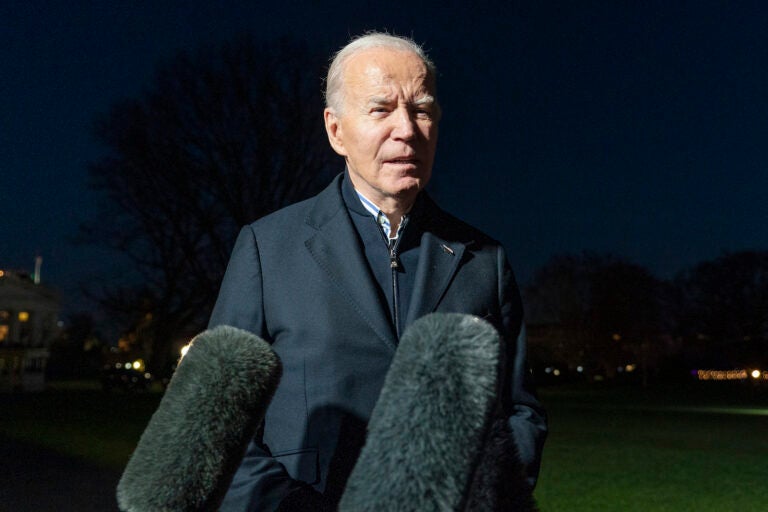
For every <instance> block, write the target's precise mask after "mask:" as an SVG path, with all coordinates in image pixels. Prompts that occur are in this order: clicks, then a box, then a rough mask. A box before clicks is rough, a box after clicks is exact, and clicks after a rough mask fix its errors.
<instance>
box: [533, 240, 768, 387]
mask: <svg viewBox="0 0 768 512" xmlns="http://www.w3.org/2000/svg"><path fill="white" fill-rule="evenodd" d="M525 302H526V307H527V311H528V323H529V325H530V327H529V330H530V333H531V361H532V363H533V364H534V366H538V368H537V369H538V370H541V369H542V368H544V369H545V370H546V369H549V370H547V371H546V373H545V377H546V375H547V374H548V373H550V372H551V371H554V369H555V368H557V369H558V372H561V374H564V373H567V374H568V375H564V376H574V375H576V374H582V376H583V377H586V378H590V377H595V376H600V377H608V378H611V377H616V376H617V374H618V373H622V372H626V371H627V369H629V370H630V372H631V371H637V373H636V375H642V377H643V379H644V380H646V381H647V379H649V378H651V377H662V378H664V377H666V378H670V377H683V376H684V375H685V372H686V371H688V370H691V369H696V368H702V367H703V368H722V369H729V368H765V366H766V363H768V356H767V355H766V354H768V352H767V351H766V348H768V252H757V251H745V252H737V253H730V254H724V255H722V256H721V257H719V258H717V259H714V260H712V261H705V262H701V263H699V264H697V265H694V266H693V267H692V268H690V269H688V270H685V271H684V272H681V273H680V274H679V275H678V276H676V277H675V278H674V279H671V280H661V279H658V278H656V277H654V276H653V275H652V274H651V273H650V272H649V271H648V270H647V269H645V268H643V267H641V266H638V265H635V264H633V263H630V262H628V261H626V260H623V259H621V258H618V257H615V256H611V255H599V254H590V253H584V254H581V255H564V256H558V257H555V258H553V259H552V260H551V261H550V262H549V263H547V264H546V265H545V266H544V267H542V268H541V269H539V271H538V272H536V274H535V276H534V278H533V281H532V282H531V284H530V285H529V286H528V287H527V288H526V289H525Z"/></svg>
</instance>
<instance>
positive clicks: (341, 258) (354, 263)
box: [305, 173, 472, 349]
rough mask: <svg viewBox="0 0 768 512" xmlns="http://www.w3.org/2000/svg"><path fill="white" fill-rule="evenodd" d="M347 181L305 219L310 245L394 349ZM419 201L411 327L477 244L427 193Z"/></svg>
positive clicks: (338, 181)
mask: <svg viewBox="0 0 768 512" xmlns="http://www.w3.org/2000/svg"><path fill="white" fill-rule="evenodd" d="M343 176H344V174H343V173H342V174H339V175H338V176H336V178H334V180H333V181H332V182H331V184H330V185H329V186H328V187H327V188H326V189H325V190H323V191H322V192H320V194H318V195H317V196H316V200H315V201H314V205H313V206H312V208H311V209H310V211H309V213H308V215H307V218H306V223H307V225H309V226H310V227H312V228H313V230H314V232H313V233H312V235H311V236H310V237H309V238H308V239H307V240H306V241H305V245H306V247H307V249H308V250H309V252H310V254H311V256H312V258H313V259H314V260H315V262H316V263H317V264H318V265H319V266H320V267H321V268H322V269H323V271H324V272H325V273H326V274H327V275H328V277H329V279H330V281H331V282H332V283H333V285H334V286H336V287H337V288H338V290H339V291H340V292H341V293H342V294H343V295H344V296H345V297H347V298H348V300H349V301H350V302H351V304H352V306H353V309H354V310H355V311H357V312H358V314H359V315H360V316H361V317H362V318H363V319H364V320H365V321H366V323H367V324H368V325H369V326H370V327H371V329H373V331H374V332H375V333H376V335H377V336H378V337H379V338H380V339H381V340H382V341H383V342H384V343H386V344H387V345H388V346H390V347H391V348H392V349H394V348H395V347H396V345H397V337H396V335H395V331H394V328H393V326H392V323H391V322H390V320H389V312H388V311H387V310H386V309H385V305H384V304H382V302H381V300H380V298H379V292H378V290H377V289H376V286H377V285H376V280H375V279H374V277H373V275H372V274H371V270H370V269H369V268H368V263H367V261H366V259H365V256H364V254H363V251H362V250H361V247H360V241H359V239H358V235H357V231H356V230H355V227H354V225H353V224H352V220H351V219H350V217H349V212H348V211H347V207H346V206H345V203H344V200H343V197H342V186H343V185H342V184H343ZM420 196H421V197H420V199H419V201H418V203H419V204H418V208H419V212H418V217H419V224H420V226H421V228H422V235H421V244H420V245H421V247H420V252H419V264H418V267H417V269H416V276H415V282H414V291H413V296H412V297H411V303H410V307H409V309H408V312H407V316H406V325H410V324H411V323H412V322H413V321H414V320H416V319H417V318H419V317H421V316H423V315H425V314H427V313H431V312H433V311H435V309H436V308H437V306H438V305H439V303H440V299H441V298H442V297H443V295H444V294H445V291H446V290H447V289H448V286H449V285H450V283H451V280H452V279H453V276H454V275H455V274H456V272H457V271H458V269H459V267H460V264H461V262H462V259H463V258H464V252H465V248H466V246H467V245H469V244H470V243H471V242H472V241H471V240H469V239H465V238H463V237H462V236H461V235H462V234H464V236H466V233H467V231H466V230H462V229H460V228H457V223H458V222H460V221H458V220H457V219H455V218H453V217H452V216H450V215H447V214H446V213H445V212H443V211H442V210H441V209H440V208H439V207H438V206H437V205H436V204H435V203H434V202H433V201H432V200H431V198H429V196H428V195H427V194H426V193H422V194H420ZM360 207H361V208H362V205H360Z"/></svg>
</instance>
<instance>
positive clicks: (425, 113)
mask: <svg viewBox="0 0 768 512" xmlns="http://www.w3.org/2000/svg"><path fill="white" fill-rule="evenodd" d="M414 113H415V114H416V117H418V118H419V119H431V118H432V111H431V110H429V109H427V108H417V109H415V110H414Z"/></svg>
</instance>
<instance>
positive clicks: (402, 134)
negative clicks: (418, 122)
mask: <svg viewBox="0 0 768 512" xmlns="http://www.w3.org/2000/svg"><path fill="white" fill-rule="evenodd" d="M391 119H392V120H393V123H394V126H393V127H392V138H393V139H395V140H411V139H413V137H414V135H415V134H416V127H415V119H414V117H413V115H412V114H411V112H410V111H409V109H408V108H406V107H404V106H401V107H399V108H398V109H397V110H396V111H395V113H394V115H393V116H392V117H391Z"/></svg>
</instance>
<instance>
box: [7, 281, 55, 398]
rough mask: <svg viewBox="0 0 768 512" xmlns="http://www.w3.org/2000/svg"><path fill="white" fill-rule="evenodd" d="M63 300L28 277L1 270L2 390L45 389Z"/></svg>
mask: <svg viewBox="0 0 768 512" xmlns="http://www.w3.org/2000/svg"><path fill="white" fill-rule="evenodd" d="M58 319H59V297H58V294H57V293H56V292H54V291H53V290H51V289H49V288H47V287H45V286H43V285H41V284H39V283H35V282H34V281H33V280H32V279H30V278H29V277H28V276H27V275H25V274H23V273H20V272H14V271H8V270H0V391H8V390H25V391H37V390H41V389H43V388H44V387H45V366H46V363H47V361H48V357H49V356H50V350H49V349H50V346H51V343H52V341H53V339H54V338H55V337H56V335H57V333H58Z"/></svg>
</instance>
